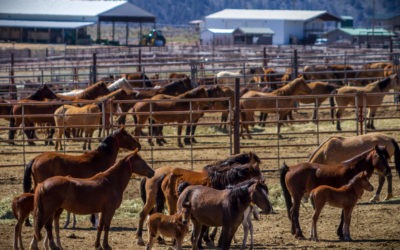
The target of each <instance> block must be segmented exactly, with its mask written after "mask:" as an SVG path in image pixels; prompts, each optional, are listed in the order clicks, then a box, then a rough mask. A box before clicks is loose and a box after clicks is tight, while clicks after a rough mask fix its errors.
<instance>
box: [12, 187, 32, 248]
mask: <svg viewBox="0 0 400 250" xmlns="http://www.w3.org/2000/svg"><path fill="white" fill-rule="evenodd" d="M33 197H34V195H33V194H32V193H23V194H21V195H18V196H16V197H14V199H13V201H12V211H13V214H14V217H15V218H16V219H17V224H16V225H15V229H14V249H19V247H20V248H21V249H24V246H23V244H22V223H23V222H24V221H25V219H26V218H28V216H29V214H30V213H31V212H32V211H33ZM18 243H19V245H18Z"/></svg>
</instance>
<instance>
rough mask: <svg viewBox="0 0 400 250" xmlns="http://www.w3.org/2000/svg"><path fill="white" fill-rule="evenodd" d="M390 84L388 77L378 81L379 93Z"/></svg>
mask: <svg viewBox="0 0 400 250" xmlns="http://www.w3.org/2000/svg"><path fill="white" fill-rule="evenodd" d="M390 83H391V79H390V77H386V78H385V79H383V80H381V81H378V83H377V84H378V87H379V90H380V91H385V90H386V89H387V88H388V87H389V85H390Z"/></svg>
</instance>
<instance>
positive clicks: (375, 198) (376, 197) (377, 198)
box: [369, 195, 380, 203]
mask: <svg viewBox="0 0 400 250" xmlns="http://www.w3.org/2000/svg"><path fill="white" fill-rule="evenodd" d="M379 200H380V199H379V195H374V197H372V198H371V199H370V200H369V202H371V203H377V202H379Z"/></svg>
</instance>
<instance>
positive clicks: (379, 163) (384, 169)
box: [372, 145, 391, 176]
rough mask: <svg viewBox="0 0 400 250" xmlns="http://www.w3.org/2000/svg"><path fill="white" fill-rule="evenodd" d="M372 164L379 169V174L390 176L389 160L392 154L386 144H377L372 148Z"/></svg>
mask: <svg viewBox="0 0 400 250" xmlns="http://www.w3.org/2000/svg"><path fill="white" fill-rule="evenodd" d="M372 157H373V158H372V165H373V166H374V168H375V169H376V171H378V173H379V174H382V175H385V176H388V175H390V173H391V168H390V166H389V163H388V160H389V159H390V155H389V153H388V151H387V149H386V146H381V145H376V146H375V147H374V150H372Z"/></svg>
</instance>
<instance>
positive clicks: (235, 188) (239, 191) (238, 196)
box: [226, 178, 258, 204]
mask: <svg viewBox="0 0 400 250" xmlns="http://www.w3.org/2000/svg"><path fill="white" fill-rule="evenodd" d="M257 181H258V179H257V178H251V179H248V180H245V181H242V182H240V183H238V184H236V185H228V186H227V187H226V188H227V189H230V190H231V194H230V195H229V201H230V203H231V204H232V203H233V204H234V203H235V202H237V201H238V200H239V201H240V202H245V200H244V199H246V198H247V199H249V198H250V197H249V196H248V193H249V187H250V186H251V185H253V184H254V183H256V182H257Z"/></svg>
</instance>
